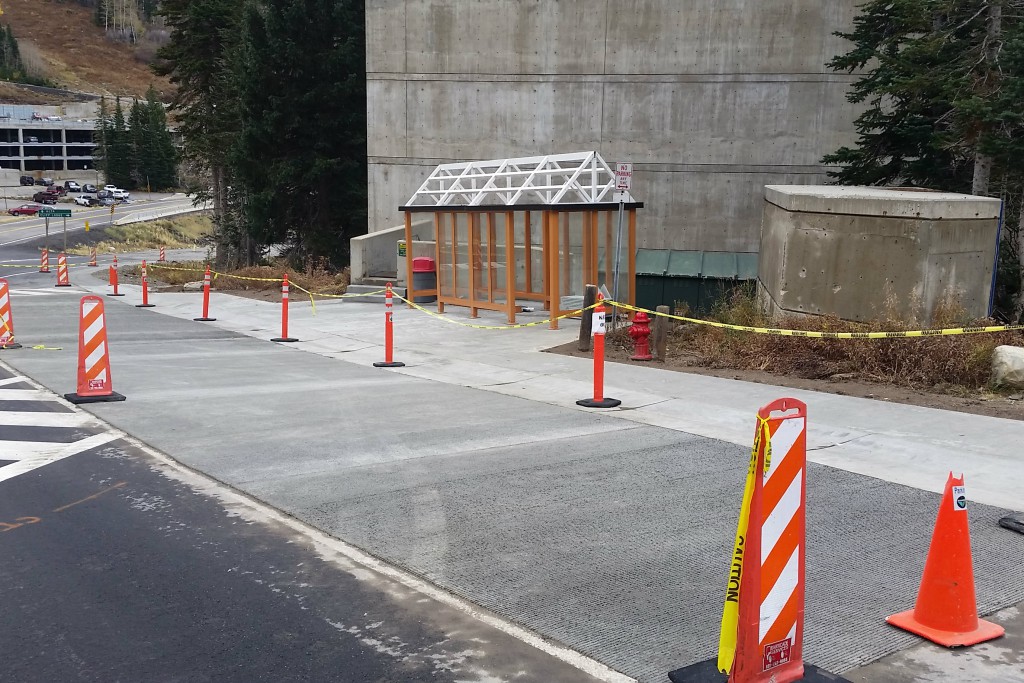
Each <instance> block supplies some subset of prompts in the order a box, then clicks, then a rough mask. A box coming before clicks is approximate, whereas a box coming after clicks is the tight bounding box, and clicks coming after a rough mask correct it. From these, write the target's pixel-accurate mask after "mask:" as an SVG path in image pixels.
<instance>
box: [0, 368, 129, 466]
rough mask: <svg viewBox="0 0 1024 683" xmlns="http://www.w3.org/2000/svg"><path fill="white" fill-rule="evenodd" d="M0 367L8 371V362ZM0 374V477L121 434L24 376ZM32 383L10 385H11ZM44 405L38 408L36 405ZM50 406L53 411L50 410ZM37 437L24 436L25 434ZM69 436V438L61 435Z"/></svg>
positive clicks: (86, 448) (107, 440)
mask: <svg viewBox="0 0 1024 683" xmlns="http://www.w3.org/2000/svg"><path fill="white" fill-rule="evenodd" d="M3 369H5V370H9V367H8V366H3ZM7 374H10V375H11V376H9V377H4V376H2V375H0V402H3V403H4V408H0V461H4V462H6V464H3V463H0V465H2V466H0V482H4V481H7V480H8V479H13V478H14V477H17V476H19V475H22V474H25V473H27V472H31V471H32V470H34V469H37V468H39V467H43V466H44V465H49V464H50V463H53V462H57V461H58V460H62V459H64V458H67V457H70V456H72V455H75V454H77V453H82V452H84V451H87V450H89V449H92V448H96V447H97V446H102V445H104V444H106V443H109V442H111V441H114V440H116V439H119V438H121V434H120V433H119V432H116V431H113V430H111V429H110V428H109V427H108V426H107V425H106V424H104V423H103V422H101V421H100V420H98V419H97V418H96V417H94V416H93V415H91V414H89V413H87V412H85V411H83V410H80V409H78V408H76V407H74V406H70V405H69V404H68V403H66V402H64V401H62V400H60V399H59V398H58V397H57V396H56V395H55V394H52V393H50V392H49V391H46V390H45V389H42V388H40V387H39V385H37V384H36V383H35V382H33V381H32V380H30V379H28V378H27V377H22V376H20V375H17V374H14V373H13V372H8V373H7ZM26 385H27V386H28V387H31V388H21V389H18V388H12V387H15V386H26ZM40 403H42V404H46V405H45V409H43V410H33V408H39V407H42V406H39V405H38V404H40ZM51 409H52V410H51ZM31 436H36V437H41V438H35V439H32V440H27V438H28V437H31ZM68 436H72V437H73V438H74V439H75V440H74V441H71V442H70V443H69V442H67V441H66V440H62V438H64V439H66V437H68Z"/></svg>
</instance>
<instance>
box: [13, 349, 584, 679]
mask: <svg viewBox="0 0 1024 683" xmlns="http://www.w3.org/2000/svg"><path fill="white" fill-rule="evenodd" d="M0 556H2V558H3V559H2V560H0V600H2V602H3V604H4V609H3V610H2V611H0V642H3V643H4V660H5V661H4V664H3V671H4V674H3V679H4V680H8V681H18V682H19V683H33V682H35V681H38V682H40V683H53V682H54V681H104V682H113V681H133V682H137V681H145V682H165V681H166V682H172V681H188V682H189V683H196V682H202V681H217V682H219V683H221V682H229V681H238V682H239V683H250V682H253V681H274V682H283V681H343V682H348V681H351V682H352V683H356V682H358V683H371V682H375V681H377V682H391V681H394V682H407V681H408V682H414V681H432V682H441V683H444V682H452V683H454V682H456V681H464V682H466V683H471V682H474V681H477V682H479V683H488V682H491V681H511V680H515V681H519V682H523V683H528V682H530V681H536V682H537V683H540V682H541V681H544V682H549V681H592V680H595V679H592V678H590V677H589V676H587V675H585V674H583V673H582V672H580V671H579V670H578V669H575V668H573V667H571V666H569V665H567V664H565V663H564V662H562V661H560V660H557V659H554V658H552V657H550V656H548V655H545V654H543V653H541V652H539V651H538V650H535V649H533V648H532V647H530V646H528V645H526V644H524V643H523V642H521V641H520V640H518V639H516V638H513V637H510V636H509V635H507V634H506V633H504V632H502V631H501V630H499V629H496V628H493V627H491V626H489V625H486V624H483V623H481V622H480V621H478V620H477V619H476V618H474V615H471V614H467V613H466V612H465V611H460V610H458V609H454V608H453V607H451V606H450V605H449V604H442V603H441V602H438V601H437V600H434V599H432V598H431V597H429V596H428V595H425V594H423V593H421V592H418V591H417V590H416V589H415V586H413V587H410V585H408V584H407V583H403V582H402V581H399V580H395V579H394V578H393V577H389V576H384V575H382V574H381V573H379V572H376V571H374V570H372V569H368V568H366V567H361V566H357V565H355V564H354V563H352V562H351V561H350V560H348V559H346V558H345V557H344V555H343V554H342V553H340V552H338V551H337V548H336V547H335V546H332V544H331V539H329V538H328V537H324V536H317V534H316V533H315V532H303V531H302V530H300V529H297V528H296V525H295V524H294V523H288V521H287V520H285V519H284V518H283V516H281V515H279V514H278V515H276V516H275V513H274V512H273V511H268V510H267V509H266V508H262V507H260V505H259V504H257V503H255V502H252V501H247V500H246V499H243V498H241V496H239V495H238V494H237V493H234V492H232V491H228V490H226V489H224V488H221V487H219V486H218V485H216V483H214V482H211V481H209V480H206V479H204V478H202V477H200V476H199V475H197V474H194V473H190V472H187V471H185V470H183V469H181V468H179V467H177V466H175V465H173V464H172V463H170V462H169V461H167V460H165V459H162V458H161V457H160V456H159V454H156V453H155V452H151V451H149V450H148V449H147V448H145V447H144V446H142V445H141V444H138V443H137V442H133V441H131V440H130V439H126V438H124V435H123V434H122V433H120V432H116V431H114V430H112V429H111V428H110V427H108V426H107V425H106V424H105V423H103V422H101V421H99V420H98V419H96V418H94V417H93V416H92V415H90V414H88V413H84V412H82V411H79V410H77V409H75V408H72V407H71V406H69V405H68V404H66V403H63V402H62V401H60V400H59V399H57V398H56V396H55V395H53V394H51V393H50V392H48V391H45V390H41V389H40V388H39V387H38V385H35V384H33V383H32V382H30V381H29V380H27V379H26V378H24V377H21V376H19V375H17V374H16V373H15V372H14V371H12V370H11V369H10V368H9V367H5V366H3V365H2V364H0Z"/></svg>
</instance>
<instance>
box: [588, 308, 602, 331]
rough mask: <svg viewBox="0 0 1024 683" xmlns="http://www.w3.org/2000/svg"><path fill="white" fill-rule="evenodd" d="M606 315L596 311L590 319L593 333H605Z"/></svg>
mask: <svg viewBox="0 0 1024 683" xmlns="http://www.w3.org/2000/svg"><path fill="white" fill-rule="evenodd" d="M604 316H605V314H604V313H594V318H593V319H592V320H591V321H590V333H591V334H604Z"/></svg>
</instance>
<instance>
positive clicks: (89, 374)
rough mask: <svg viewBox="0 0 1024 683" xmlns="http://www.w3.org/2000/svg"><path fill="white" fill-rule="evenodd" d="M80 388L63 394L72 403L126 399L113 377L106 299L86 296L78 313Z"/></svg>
mask: <svg viewBox="0 0 1024 683" xmlns="http://www.w3.org/2000/svg"><path fill="white" fill-rule="evenodd" d="M78 320H79V323H78V391H77V392H75V393H73V394H64V398H66V399H67V400H69V401H71V402H72V403H101V402H108V401H123V400H124V396H122V395H121V394H119V393H117V392H116V391H114V389H113V386H114V385H113V382H112V381H111V379H110V349H109V348H108V347H107V321H106V316H105V315H104V312H103V299H101V298H100V297H98V296H94V295H92V294H90V295H88V296H83V297H82V301H81V304H80V306H79V317H78Z"/></svg>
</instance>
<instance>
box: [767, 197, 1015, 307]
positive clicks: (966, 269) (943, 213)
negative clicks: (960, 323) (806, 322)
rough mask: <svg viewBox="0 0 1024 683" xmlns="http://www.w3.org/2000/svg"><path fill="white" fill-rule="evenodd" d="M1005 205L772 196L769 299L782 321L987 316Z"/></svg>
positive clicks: (969, 200)
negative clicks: (955, 305)
mask: <svg viewBox="0 0 1024 683" xmlns="http://www.w3.org/2000/svg"><path fill="white" fill-rule="evenodd" d="M999 206H1000V202H999V200H998V199H991V198H988V197H971V196H967V195H953V194H946V193H930V192H908V191H897V190H884V189H879V188H846V187H842V188H838V187H828V188H807V187H796V188H790V187H768V188H766V190H765V200H764V224H763V226H762V231H761V249H760V252H761V253H760V263H759V276H758V280H759V282H760V292H761V295H762V296H763V297H765V298H766V303H767V304H768V308H769V310H770V311H771V312H772V313H773V314H776V315H777V314H780V313H781V314H786V313H795V314H813V315H822V314H835V315H838V316H839V317H841V318H844V319H846V320H858V321H867V320H871V319H873V318H879V317H882V316H884V315H886V314H887V313H890V312H891V313H895V314H897V315H898V317H899V318H900V319H902V320H907V321H910V320H915V319H916V320H918V321H919V322H920V324H921V325H923V326H928V325H930V324H931V322H932V319H933V314H934V313H935V310H936V308H937V307H938V306H939V305H940V304H942V303H943V301H944V300H946V299H947V298H949V297H955V298H956V299H958V301H959V304H960V305H962V306H963V308H964V309H965V311H966V312H967V313H969V314H970V315H971V316H973V317H976V318H981V317H985V316H987V315H988V313H989V310H988V306H989V299H990V296H991V292H992V270H993V267H994V263H995V252H996V239H997V231H998V218H999Z"/></svg>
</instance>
